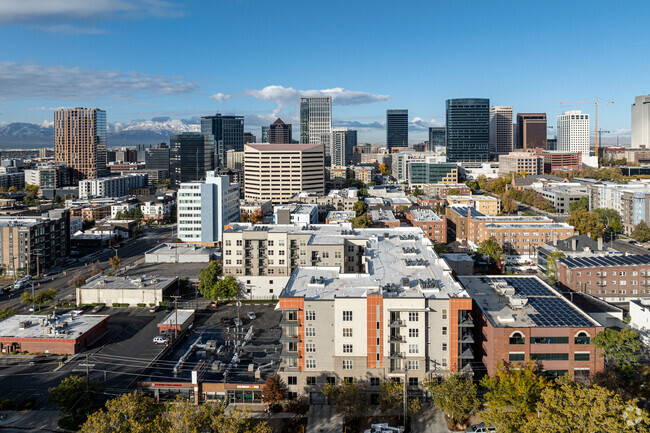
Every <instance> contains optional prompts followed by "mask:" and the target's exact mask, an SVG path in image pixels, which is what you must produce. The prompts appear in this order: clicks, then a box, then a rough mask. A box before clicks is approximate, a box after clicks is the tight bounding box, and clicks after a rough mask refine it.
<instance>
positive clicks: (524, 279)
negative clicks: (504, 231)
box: [458, 276, 600, 328]
mask: <svg viewBox="0 0 650 433" xmlns="http://www.w3.org/2000/svg"><path fill="white" fill-rule="evenodd" d="M458 280H459V281H460V283H461V284H462V285H463V286H464V287H465V289H466V290H467V292H468V293H469V295H470V296H471V297H472V299H473V300H474V302H475V303H476V305H477V306H478V307H479V308H480V309H481V311H482V312H483V314H484V315H485V316H486V317H487V319H488V321H489V322H490V324H491V325H492V326H494V327H501V328H531V327H543V328H564V327H575V328H580V327H587V328H588V327H593V326H600V325H599V324H598V322H596V321H595V320H594V319H592V318H591V317H589V315H587V313H585V312H584V311H582V310H581V309H580V308H578V307H577V306H576V305H574V304H572V303H571V302H569V301H568V300H567V299H566V298H564V297H563V296H562V295H561V294H560V293H559V292H558V291H556V290H555V289H553V288H552V287H551V286H549V285H548V284H546V283H545V282H543V281H542V280H541V279H539V278H538V277H536V276H507V277H506V276H489V277H469V276H468V277H462V276H459V277H458Z"/></svg>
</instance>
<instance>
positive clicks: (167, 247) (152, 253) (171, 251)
mask: <svg viewBox="0 0 650 433" xmlns="http://www.w3.org/2000/svg"><path fill="white" fill-rule="evenodd" d="M218 257H219V258H221V255H219V256H218ZM216 258H217V249H216V248H211V247H202V246H199V245H197V244H182V243H179V242H172V243H168V244H162V245H158V246H157V247H155V248H153V249H151V250H149V251H147V252H146V253H145V254H144V262H145V263H209V262H210V260H214V259H216Z"/></svg>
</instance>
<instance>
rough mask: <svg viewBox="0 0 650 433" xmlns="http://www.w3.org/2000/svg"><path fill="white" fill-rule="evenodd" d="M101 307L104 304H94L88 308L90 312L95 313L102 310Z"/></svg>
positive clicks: (102, 307)
mask: <svg viewBox="0 0 650 433" xmlns="http://www.w3.org/2000/svg"><path fill="white" fill-rule="evenodd" d="M103 309H104V305H103V304H99V305H95V306H94V307H93V309H92V310H90V312H91V313H93V314H95V313H99V312H100V311H102V310H103Z"/></svg>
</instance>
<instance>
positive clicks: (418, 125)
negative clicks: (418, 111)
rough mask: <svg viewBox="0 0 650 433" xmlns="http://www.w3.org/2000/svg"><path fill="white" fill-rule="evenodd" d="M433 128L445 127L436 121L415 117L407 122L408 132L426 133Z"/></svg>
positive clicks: (442, 123)
mask: <svg viewBox="0 0 650 433" xmlns="http://www.w3.org/2000/svg"><path fill="white" fill-rule="evenodd" d="M433 126H445V124H444V122H440V121H438V120H436V119H431V120H425V119H423V118H421V117H418V116H416V117H414V118H413V120H411V121H410V122H409V131H428V130H429V128H430V127H433Z"/></svg>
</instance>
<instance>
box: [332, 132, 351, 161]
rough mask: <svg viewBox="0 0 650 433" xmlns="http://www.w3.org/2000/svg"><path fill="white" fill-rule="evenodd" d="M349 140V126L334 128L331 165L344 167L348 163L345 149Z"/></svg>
mask: <svg viewBox="0 0 650 433" xmlns="http://www.w3.org/2000/svg"><path fill="white" fill-rule="evenodd" d="M347 141H348V128H332V135H331V140H330V144H331V145H330V155H331V161H330V166H332V167H342V166H345V165H346V161H345V149H346V147H347V145H348V144H347Z"/></svg>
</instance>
